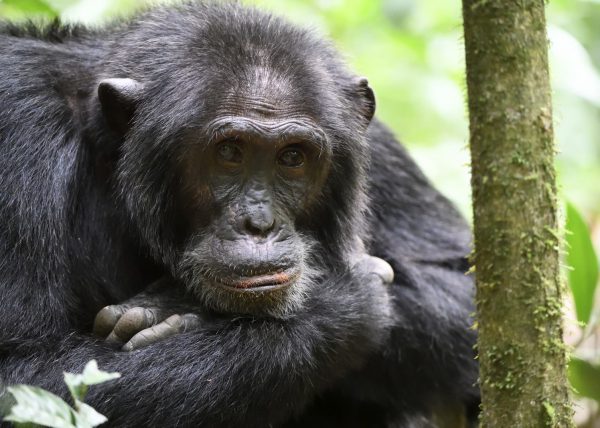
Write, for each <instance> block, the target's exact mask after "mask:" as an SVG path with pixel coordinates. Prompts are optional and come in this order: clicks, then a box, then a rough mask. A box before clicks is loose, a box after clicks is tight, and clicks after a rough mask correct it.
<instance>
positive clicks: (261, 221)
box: [244, 218, 275, 235]
mask: <svg viewBox="0 0 600 428" xmlns="http://www.w3.org/2000/svg"><path fill="white" fill-rule="evenodd" d="M274 227H275V220H274V219H273V218H247V219H246V221H245V224H244V228H245V229H246V232H248V233H249V234H251V235H267V234H268V233H269V232H271V231H272V230H273V229H274Z"/></svg>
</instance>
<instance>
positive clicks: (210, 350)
mask: <svg viewBox="0 0 600 428" xmlns="http://www.w3.org/2000/svg"><path fill="white" fill-rule="evenodd" d="M374 108H375V99H374V96H373V92H372V91H371V89H370V88H369V86H368V83H367V81H366V79H364V78H359V77H356V76H355V75H354V74H353V73H351V72H350V71H348V70H347V68H346V66H345V65H344V63H343V62H342V61H341V60H340V58H339V56H338V54H337V53H336V52H335V50H334V49H333V48H332V47H331V46H330V44H329V43H327V42H325V41H323V40H321V39H320V38H318V37H316V36H315V35H313V34H312V33H310V32H307V31H305V30H302V29H299V28H297V27H295V26H292V25H290V24H288V23H287V22H285V21H284V20H282V19H280V18H277V17H274V16H271V15H269V14H266V13H263V12H259V11H257V10H255V9H252V8H246V7H243V6H240V5H236V4H212V3H210V4H208V3H199V2H189V3H184V4H180V5H171V6H168V7H167V6H165V7H158V8H155V9H151V10H148V11H145V12H143V13H140V14H139V15H138V16H136V17H135V18H133V19H131V20H128V21H120V22H116V23H114V24H113V25H110V26H107V27H105V28H103V29H95V30H92V29H86V28H83V27H80V26H61V25H58V24H53V25H50V26H48V27H44V28H41V27H39V26H35V25H31V24H20V25H16V24H10V23H4V24H2V25H1V26H0V219H2V222H1V224H0V302H2V303H1V304H2V307H3V311H2V315H1V316H0V377H1V379H2V382H3V383H4V384H11V383H30V384H36V385H40V386H42V387H45V388H47V389H50V390H52V391H54V392H56V393H58V394H61V395H66V388H65V386H64V385H63V383H62V372H63V371H64V370H66V371H72V372H74V371H79V370H81V368H82V367H83V366H84V364H85V363H86V362H87V361H88V360H89V359H92V358H95V359H97V360H98V362H99V364H100V367H101V368H103V369H106V370H111V371H118V372H121V374H122V375H123V376H122V378H121V379H120V380H118V381H113V382H109V383H107V384H104V385H100V386H96V387H94V388H92V390H91V391H90V393H89V395H88V400H87V401H88V402H89V404H91V405H92V406H94V407H95V408H96V409H97V410H98V411H100V412H101V413H103V414H105V415H107V416H108V418H109V423H108V425H109V426H121V427H134V426H149V427H154V426H156V427H162V426H182V427H187V426H190V427H196V426H206V427H219V426H223V427H237V426H244V427H276V426H287V427H293V426H297V427H304V426H311V427H312V426H344V427H352V426H363V427H364V426H369V427H379V426H381V427H383V426H392V427H425V426H436V424H443V423H446V424H450V422H449V421H450V419H449V417H448V416H439V415H440V414H441V415H448V412H449V410H450V411H454V410H456V409H459V411H463V410H464V411H466V412H467V413H469V415H471V416H472V415H474V414H475V411H476V408H477V403H478V390H477V387H476V385H475V384H476V372H477V365H476V362H475V360H474V351H473V345H474V340H475V333H474V331H473V330H472V329H471V328H470V322H471V321H470V313H471V312H472V310H473V307H472V303H471V300H472V292H473V290H472V288H473V287H472V278H471V277H469V276H467V275H465V271H466V270H467V269H468V265H467V262H466V259H465V256H466V254H467V253H468V252H469V242H470V233H469V230H468V227H467V226H466V224H465V222H464V221H463V220H462V218H461V217H460V216H459V214H458V213H457V212H456V210H455V209H454V208H453V207H452V206H451V204H450V203H449V202H448V201H447V200H446V199H445V198H443V197H442V196H441V195H440V194H439V193H438V192H437V191H436V190H435V189H433V188H432V186H431V185H430V184H429V182H428V181H427V180H426V178H425V177H424V176H423V175H422V173H421V172H420V171H419V169H418V168H417V167H416V165H415V164H414V162H413V161H412V160H411V159H410V157H409V156H408V155H407V154H406V152H405V151H404V149H403V148H402V147H401V146H400V145H399V143H398V142H397V141H396V140H395V139H394V137H393V136H392V135H391V134H390V132H389V131H388V130H387V128H386V127H385V126H384V125H382V124H381V123H380V122H378V121H377V120H375V119H373V120H372V116H373V113H374ZM367 254H369V255H370V256H368V255H367ZM383 260H385V261H386V262H387V263H389V265H388V264H387V263H386V262H384V261H383ZM390 265H391V268H392V269H393V276H394V280H393V282H392V273H391V271H390ZM390 282H391V284H389V283H390ZM106 306H108V308H105V309H102V308H104V307H106ZM98 312H99V314H98ZM96 314H98V316H97V317H96ZM94 318H96V323H95V330H96V333H97V335H94V334H92V329H93V327H94V325H93V324H94ZM98 335H100V336H101V337H98ZM106 336H108V337H107V339H106V340H104V337H106ZM128 351H129V352H128ZM433 415H438V416H437V419H434V416H433ZM436 421H437V422H436Z"/></svg>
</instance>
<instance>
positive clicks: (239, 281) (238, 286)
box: [215, 269, 300, 293]
mask: <svg viewBox="0 0 600 428" xmlns="http://www.w3.org/2000/svg"><path fill="white" fill-rule="evenodd" d="M299 277H300V271H299V270H291V269H290V270H287V271H280V272H272V273H265V274H261V275H254V276H236V277H226V278H217V280H216V281H215V285H218V286H219V287H221V288H225V289H227V290H230V291H234V292H238V293H266V292H271V291H276V290H281V289H283V288H286V287H289V286H290V285H292V284H293V283H294V282H296V280H297V279H298V278H299Z"/></svg>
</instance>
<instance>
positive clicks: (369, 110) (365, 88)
mask: <svg viewBox="0 0 600 428" xmlns="http://www.w3.org/2000/svg"><path fill="white" fill-rule="evenodd" d="M355 87H356V91H357V93H358V95H359V97H360V101H361V104H360V105H361V113H362V115H363V117H364V118H365V120H366V121H367V124H368V123H370V122H371V119H373V115H374V114H375V94H374V93H373V89H371V87H370V86H369V81H368V80H367V78H366V77H359V78H357V79H356V83H355Z"/></svg>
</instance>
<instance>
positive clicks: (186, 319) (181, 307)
mask: <svg viewBox="0 0 600 428" xmlns="http://www.w3.org/2000/svg"><path fill="white" fill-rule="evenodd" d="M186 302H190V303H186ZM200 320H201V315H200V307H199V305H198V304H194V303H193V302H192V301H190V298H189V297H187V296H185V293H184V291H183V290H182V289H180V288H178V287H175V286H174V284H173V283H172V281H171V280H169V279H168V278H162V279H160V280H158V281H156V282H155V283H153V284H151V285H150V286H149V287H148V288H147V289H146V290H145V291H143V292H142V293H140V294H138V295H136V296H134V297H132V298H131V299H129V300H126V301H125V302H123V303H121V304H118V305H110V306H106V307H104V308H102V310H100V312H98V314H97V315H96V318H95V320H94V334H96V335H97V336H100V337H105V338H106V340H107V342H113V343H120V344H123V346H122V348H121V349H122V350H124V351H133V350H135V349H139V348H142V347H144V346H147V345H150V344H152V343H155V342H157V341H160V340H163V339H166V338H168V337H170V336H173V335H175V334H178V333H184V332H186V331H190V330H192V329H194V328H196V327H198V326H199V325H200Z"/></svg>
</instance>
